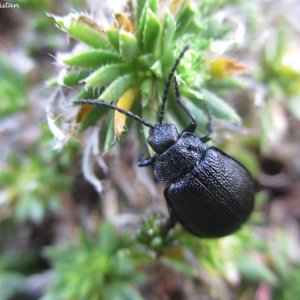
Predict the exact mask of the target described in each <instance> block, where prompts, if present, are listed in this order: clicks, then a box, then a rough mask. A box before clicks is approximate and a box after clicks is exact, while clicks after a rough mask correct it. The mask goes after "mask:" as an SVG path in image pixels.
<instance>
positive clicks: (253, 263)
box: [237, 256, 277, 285]
mask: <svg viewBox="0 0 300 300" xmlns="http://www.w3.org/2000/svg"><path fill="white" fill-rule="evenodd" d="M237 266H238V269H239V271H240V272H241V273H242V275H243V276H244V277H246V278H248V279H250V280H253V281H255V282H261V281H266V282H268V283H270V284H272V285H274V284H276V282H277V278H276V276H275V274H274V273H273V272H272V271H271V270H270V269H268V267H266V266H265V265H264V264H263V263H262V262H260V261H259V260H257V259H254V258H252V257H249V256H248V257H247V258H245V259H243V260H240V261H239V262H237Z"/></svg>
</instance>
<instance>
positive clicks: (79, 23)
mask: <svg viewBox="0 0 300 300" xmlns="http://www.w3.org/2000/svg"><path fill="white" fill-rule="evenodd" d="M52 17H53V18H54V20H55V22H56V23H57V24H58V25H59V27H60V29H61V30H63V31H65V32H67V34H68V35H69V36H71V37H73V38H74V39H76V40H78V41H81V42H83V43H85V44H87V45H89V46H92V47H95V48H105V47H106V46H107V39H106V36H105V34H104V32H103V31H101V30H100V28H99V26H98V25H97V24H96V23H95V22H94V21H93V20H92V19H91V18H90V17H88V16H80V15H75V14H71V15H68V16H65V17H59V16H52Z"/></svg>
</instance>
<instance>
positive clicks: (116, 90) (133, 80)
mask: <svg viewBox="0 0 300 300" xmlns="http://www.w3.org/2000/svg"><path fill="white" fill-rule="evenodd" d="M137 84H138V76H137V75H136V74H135V73H130V74H126V75H123V76H121V77H119V78H117V79H116V80H115V81H113V82H112V83H111V84H110V85H109V86H108V87H107V88H106V89H105V91H104V92H103V93H102V94H101V95H100V99H101V100H104V101H108V102H112V101H115V100H117V99H119V98H120V97H121V96H122V95H123V94H124V93H125V91H126V90H128V89H129V88H130V87H132V86H134V85H137Z"/></svg>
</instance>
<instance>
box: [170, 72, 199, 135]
mask: <svg viewBox="0 0 300 300" xmlns="http://www.w3.org/2000/svg"><path fill="white" fill-rule="evenodd" d="M174 90H175V100H176V102H177V103H178V105H179V106H180V107H181V108H182V109H183V110H184V111H185V113H186V114H187V115H188V116H189V117H190V118H191V119H192V122H191V123H190V124H189V125H188V127H187V128H185V129H184V130H183V132H191V133H193V132H195V130H196V127H197V123H196V119H195V117H194V115H193V114H192V113H191V111H190V110H189V109H188V108H187V107H186V105H185V104H184V103H183V102H182V101H181V100H180V95H179V88H178V82H177V80H176V76H174Z"/></svg>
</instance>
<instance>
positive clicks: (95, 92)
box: [76, 86, 101, 99]
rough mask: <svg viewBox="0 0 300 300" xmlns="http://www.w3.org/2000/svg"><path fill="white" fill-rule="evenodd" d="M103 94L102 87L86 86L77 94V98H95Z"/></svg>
mask: <svg viewBox="0 0 300 300" xmlns="http://www.w3.org/2000/svg"><path fill="white" fill-rule="evenodd" d="M100 94H101V89H99V88H94V87H91V86H89V87H85V88H84V89H83V90H82V91H81V92H79V93H78V94H77V95H76V98H77V99H95V98H98V97H99V96H100Z"/></svg>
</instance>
